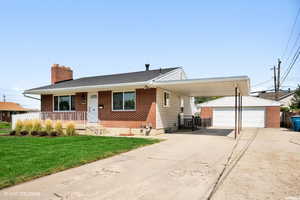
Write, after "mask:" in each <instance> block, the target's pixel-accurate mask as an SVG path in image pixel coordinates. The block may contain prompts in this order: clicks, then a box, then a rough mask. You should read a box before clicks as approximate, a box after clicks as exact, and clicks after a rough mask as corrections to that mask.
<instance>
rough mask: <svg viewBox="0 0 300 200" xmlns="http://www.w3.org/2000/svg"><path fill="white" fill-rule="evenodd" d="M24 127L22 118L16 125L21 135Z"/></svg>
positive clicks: (17, 131)
mask: <svg viewBox="0 0 300 200" xmlns="http://www.w3.org/2000/svg"><path fill="white" fill-rule="evenodd" d="M22 129H23V122H22V121H21V120H18V121H17V122H16V127H15V131H16V135H20V133H21V131H22Z"/></svg>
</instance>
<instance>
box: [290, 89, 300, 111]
mask: <svg viewBox="0 0 300 200" xmlns="http://www.w3.org/2000/svg"><path fill="white" fill-rule="evenodd" d="M290 108H291V109H293V110H294V109H300V85H298V88H297V89H296V90H295V94H294V96H293V98H292V103H291V106H290Z"/></svg>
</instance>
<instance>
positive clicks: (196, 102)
mask: <svg viewBox="0 0 300 200" xmlns="http://www.w3.org/2000/svg"><path fill="white" fill-rule="evenodd" d="M217 98H220V97H195V104H200V103H204V102H207V101H211V100H215V99H217Z"/></svg>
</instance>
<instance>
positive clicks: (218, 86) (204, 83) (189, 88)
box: [152, 76, 250, 97]
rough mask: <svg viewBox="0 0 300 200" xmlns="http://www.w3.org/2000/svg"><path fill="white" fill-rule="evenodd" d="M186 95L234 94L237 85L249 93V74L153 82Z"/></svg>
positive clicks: (242, 90)
mask: <svg viewBox="0 0 300 200" xmlns="http://www.w3.org/2000/svg"><path fill="white" fill-rule="evenodd" d="M152 85H153V86H155V87H160V88H163V89H165V90H170V91H173V92H177V93H179V94H182V95H186V96H207V97H208V96H232V95H234V94H235V87H237V88H238V89H239V91H240V93H241V95H244V96H247V95H249V90H250V79H249V78H248V76H235V77H220V78H204V79H185V80H172V81H155V82H153V84H152Z"/></svg>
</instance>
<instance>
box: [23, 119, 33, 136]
mask: <svg viewBox="0 0 300 200" xmlns="http://www.w3.org/2000/svg"><path fill="white" fill-rule="evenodd" d="M23 125H24V126H23V130H24V131H26V132H27V133H28V134H30V133H31V131H32V126H33V125H32V121H31V120H25V121H24V122H23ZM26 135H27V134H26Z"/></svg>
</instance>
